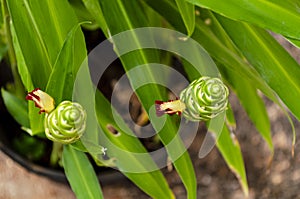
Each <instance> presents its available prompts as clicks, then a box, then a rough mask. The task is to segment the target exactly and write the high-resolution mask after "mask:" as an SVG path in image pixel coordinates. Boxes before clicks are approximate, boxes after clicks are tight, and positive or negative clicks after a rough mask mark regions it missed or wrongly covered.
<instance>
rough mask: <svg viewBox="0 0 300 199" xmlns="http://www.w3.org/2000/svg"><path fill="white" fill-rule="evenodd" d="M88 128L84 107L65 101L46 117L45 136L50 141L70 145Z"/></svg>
mask: <svg viewBox="0 0 300 199" xmlns="http://www.w3.org/2000/svg"><path fill="white" fill-rule="evenodd" d="M85 127H86V112H85V110H84V109H83V107H82V106H81V105H80V104H78V103H76V102H70V101H63V102H62V103H60V104H59V105H58V106H57V107H56V108H55V109H54V110H53V111H52V112H50V113H49V114H47V115H46V117H45V134H46V136H47V138H48V139H50V140H52V141H55V142H60V143H63V144H70V143H73V142H75V141H77V140H78V139H79V138H80V137H81V136H82V135H83V133H84V131H85Z"/></svg>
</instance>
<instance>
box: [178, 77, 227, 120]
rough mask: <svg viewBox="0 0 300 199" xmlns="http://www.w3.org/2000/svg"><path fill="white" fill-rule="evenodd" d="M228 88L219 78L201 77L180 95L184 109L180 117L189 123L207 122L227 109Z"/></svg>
mask: <svg viewBox="0 0 300 199" xmlns="http://www.w3.org/2000/svg"><path fill="white" fill-rule="evenodd" d="M228 94H229V91H228V88H227V87H226V86H225V85H224V83H223V82H222V81H221V80H220V79H219V78H212V77H205V76H203V77H201V78H199V79H197V80H194V81H193V82H192V83H191V84H190V85H189V86H188V87H187V88H185V89H184V90H183V91H182V92H181V93H180V101H181V102H183V103H184V104H185V106H186V108H185V109H184V110H183V112H182V115H183V116H184V117H185V118H186V119H188V120H191V121H200V120H204V121H207V120H209V119H212V118H214V117H216V116H217V115H218V114H219V113H221V112H223V111H225V110H226V108H227V103H228Z"/></svg>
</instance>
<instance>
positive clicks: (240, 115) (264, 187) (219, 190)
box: [0, 36, 300, 199]
mask: <svg viewBox="0 0 300 199" xmlns="http://www.w3.org/2000/svg"><path fill="white" fill-rule="evenodd" d="M276 37H277V36H276ZM278 39H279V40H281V39H280V38H278ZM283 46H284V47H286V48H287V49H288V50H289V51H290V52H291V54H292V55H293V56H294V57H295V58H296V59H297V60H298V61H299V63H300V53H299V51H297V49H296V48H293V47H292V46H291V45H289V44H286V43H284V44H283ZM230 101H231V104H232V106H233V110H234V114H235V116H236V120H237V129H236V132H235V133H236V136H237V139H238V140H239V143H240V146H241V149H242V153H243V156H244V161H245V166H246V171H247V177H248V183H249V190H250V193H249V199H256V198H257V199H277V198H278V199H300V190H299V187H300V146H299V141H298V142H297V144H296V146H295V155H294V157H292V155H291V149H292V133H291V126H290V124H289V122H288V120H287V118H286V117H285V116H284V114H283V112H282V111H281V110H280V108H279V107H278V106H277V105H275V104H273V103H271V102H269V101H268V100H265V102H266V106H267V110H268V114H269V116H270V120H271V124H272V125H271V126H272V136H273V143H274V147H275V152H274V157H273V161H272V162H271V164H270V161H269V160H270V151H269V149H268V146H267V144H266V142H265V141H264V140H263V139H262V138H261V136H260V135H259V133H258V132H257V130H256V129H255V127H254V125H253V124H252V123H251V122H250V121H249V119H248V117H247V116H246V113H245V112H244V110H243V109H242V108H241V106H240V104H239V102H238V100H237V99H236V97H235V96H234V95H233V94H232V95H231V96H230ZM294 121H295V128H296V132H297V139H298V140H300V134H299V132H300V123H299V122H298V121H296V120H295V119H294ZM201 129H202V128H200V132H199V133H198V135H197V137H196V139H195V140H194V142H193V144H192V145H191V147H190V148H189V149H188V150H189V153H190V155H191V158H192V161H193V164H194V167H195V171H196V175H197V182H198V198H205V199H243V198H245V196H244V195H243V192H242V190H241V188H240V186H239V183H238V181H237V179H236V177H235V176H234V175H233V174H232V172H231V171H230V170H229V168H228V166H227V165H226V164H225V162H224V160H223V158H222V156H221V155H220V153H219V152H218V150H217V149H216V148H214V149H213V150H212V151H211V152H210V153H209V154H208V155H207V156H206V157H205V158H203V159H199V158H198V150H199V147H200V145H201V143H202V140H203V137H204V136H205V131H202V130H201ZM163 171H164V173H165V176H166V178H167V180H168V182H169V184H170V187H171V189H172V190H173V192H174V193H175V195H176V198H178V199H185V198H186V191H185V189H184V186H183V185H182V183H181V181H180V178H179V177H178V175H177V173H176V172H175V171H174V170H171V171H168V169H166V168H165V169H163ZM102 187H103V193H104V197H105V198H108V199H131V198H140V199H146V198H149V197H148V196H147V195H145V194H144V193H143V192H142V191H140V190H139V189H138V188H137V187H136V186H134V185H133V184H132V183H131V182H129V181H128V180H126V179H124V180H122V181H117V182H115V183H109V184H103V186H102ZM17 198H22V199H35V198H37V199H38V198H47V199H54V198H64V199H73V198H75V196H74V194H73V193H72V191H71V190H70V188H69V186H68V185H66V184H63V183H58V182H54V181H52V180H49V179H47V178H45V177H42V176H38V175H36V174H34V173H31V172H29V171H27V170H26V169H24V168H23V167H21V166H20V165H19V164H17V163H15V162H14V161H12V160H11V159H10V158H9V157H7V156H6V155H5V154H4V153H2V152H0V199H17Z"/></svg>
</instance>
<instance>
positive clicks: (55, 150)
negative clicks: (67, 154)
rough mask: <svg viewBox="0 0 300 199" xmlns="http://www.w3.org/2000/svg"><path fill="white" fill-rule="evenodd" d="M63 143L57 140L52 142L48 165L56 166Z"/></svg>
mask: <svg viewBox="0 0 300 199" xmlns="http://www.w3.org/2000/svg"><path fill="white" fill-rule="evenodd" d="M62 147H63V145H62V144H61V143H59V142H53V146H52V152H51V156H50V166H51V167H55V166H57V163H58V161H59V160H60V159H61V154H62Z"/></svg>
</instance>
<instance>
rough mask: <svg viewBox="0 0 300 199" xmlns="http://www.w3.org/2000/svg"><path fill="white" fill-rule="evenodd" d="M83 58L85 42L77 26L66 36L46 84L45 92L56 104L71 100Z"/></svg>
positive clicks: (84, 55)
mask: <svg viewBox="0 0 300 199" xmlns="http://www.w3.org/2000/svg"><path fill="white" fill-rule="evenodd" d="M85 57H86V48H85V42H84V38H83V34H82V32H81V31H80V25H79V24H78V25H75V26H74V28H73V29H72V30H71V31H70V33H69V34H68V35H67V37H66V40H65V42H64V45H63V47H62V49H61V51H60V53H59V54H58V57H57V60H56V62H55V65H54V67H53V70H52V73H51V75H50V78H49V81H48V84H47V88H46V92H47V93H48V94H49V95H51V96H52V97H53V98H54V99H55V101H56V102H57V103H59V102H61V101H62V100H67V99H68V100H71V98H72V91H73V84H74V81H75V77H76V73H77V71H78V68H79V67H80V65H81V63H82V62H83V60H84V59H85Z"/></svg>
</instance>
